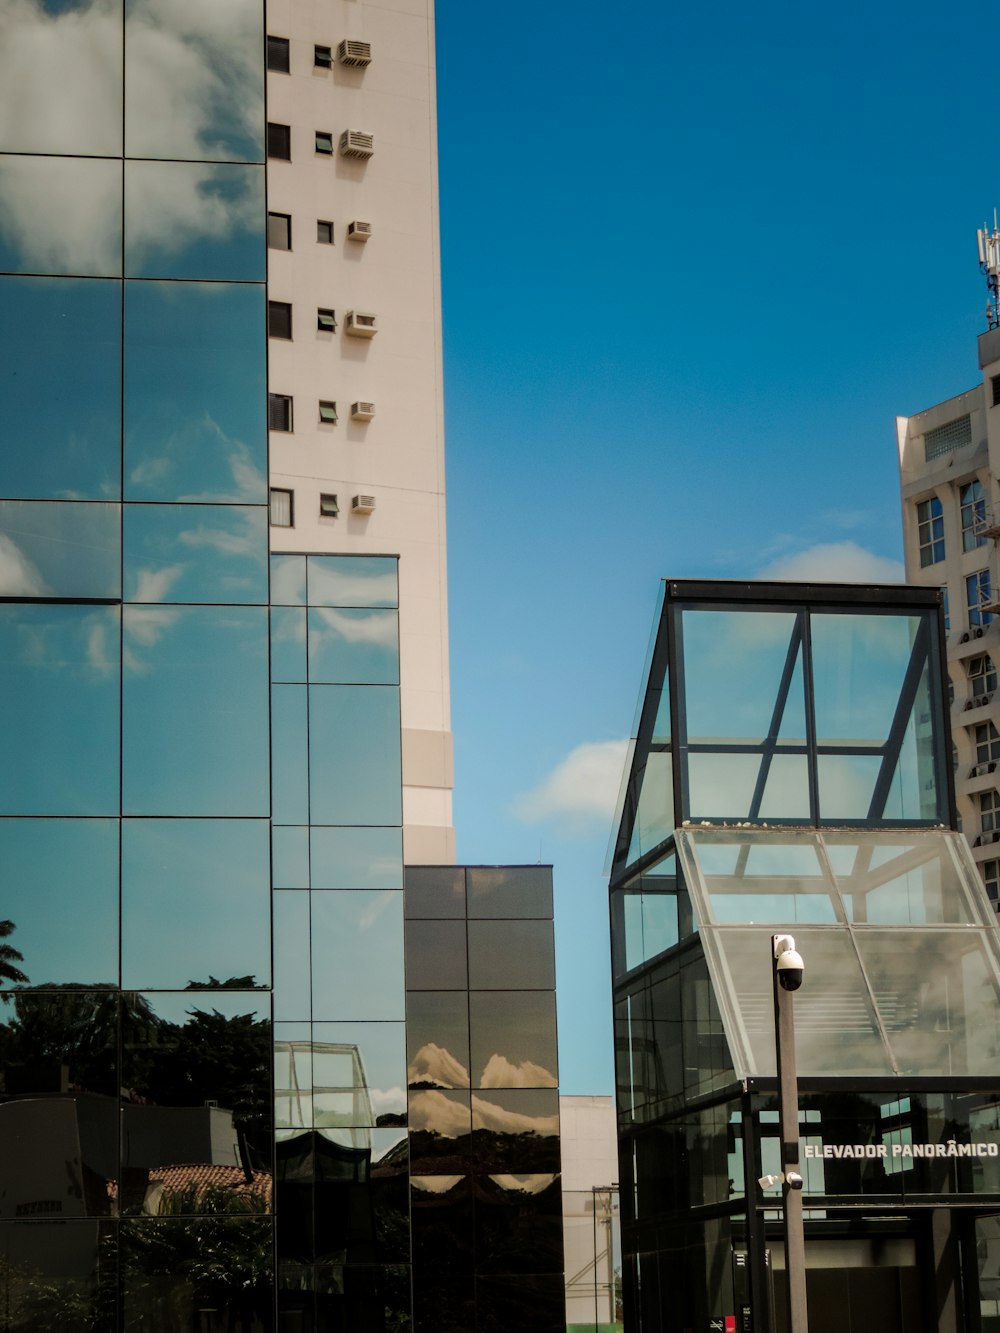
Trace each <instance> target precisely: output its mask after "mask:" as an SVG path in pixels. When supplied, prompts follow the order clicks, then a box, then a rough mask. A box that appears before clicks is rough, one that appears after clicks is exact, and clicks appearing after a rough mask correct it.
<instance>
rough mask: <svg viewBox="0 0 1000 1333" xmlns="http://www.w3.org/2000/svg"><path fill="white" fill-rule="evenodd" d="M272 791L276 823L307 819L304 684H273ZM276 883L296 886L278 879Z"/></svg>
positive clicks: (306, 749) (272, 809) (307, 753)
mask: <svg viewBox="0 0 1000 1333" xmlns="http://www.w3.org/2000/svg"><path fill="white" fill-rule="evenodd" d="M271 793H272V794H271V802H272V805H271V817H272V818H273V819H274V820H275V821H276V822H277V823H281V824H306V823H308V821H309V724H308V711H307V699H306V688H305V686H304V685H272V687H271ZM275 885H276V887H282V888H285V887H295V886H286V885H282V884H280V881H278V880H275ZM300 887H301V886H300Z"/></svg>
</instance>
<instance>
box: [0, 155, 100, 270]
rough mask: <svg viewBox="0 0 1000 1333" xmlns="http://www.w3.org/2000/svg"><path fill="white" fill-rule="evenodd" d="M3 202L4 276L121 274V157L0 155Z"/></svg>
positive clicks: (0, 265) (0, 252)
mask: <svg viewBox="0 0 1000 1333" xmlns="http://www.w3.org/2000/svg"><path fill="white" fill-rule="evenodd" d="M0 199H3V201H4V208H3V211H2V212H0V273H39V274H46V273H51V274H56V275H59V274H69V275H75V276H77V277H81V278H84V277H86V278H114V277H117V276H118V275H119V274H120V273H121V271H122V166H121V163H120V162H111V161H100V160H99V159H97V158H84V157H75V158H74V157H0Z"/></svg>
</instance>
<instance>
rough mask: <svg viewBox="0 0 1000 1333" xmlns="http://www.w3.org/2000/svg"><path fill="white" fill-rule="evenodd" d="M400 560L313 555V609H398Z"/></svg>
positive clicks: (310, 601) (311, 562) (310, 558)
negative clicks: (379, 607) (322, 607)
mask: <svg viewBox="0 0 1000 1333" xmlns="http://www.w3.org/2000/svg"><path fill="white" fill-rule="evenodd" d="M396 571H397V561H396V559H395V558H394V557H389V556H375V555H370V556H357V555H311V556H310V557H309V605H310V606H398V605H399V591H398V586H397V577H396Z"/></svg>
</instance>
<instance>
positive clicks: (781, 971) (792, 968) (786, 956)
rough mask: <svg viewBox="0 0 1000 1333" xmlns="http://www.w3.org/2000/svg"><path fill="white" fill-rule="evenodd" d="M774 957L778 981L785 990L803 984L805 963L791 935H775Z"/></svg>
mask: <svg viewBox="0 0 1000 1333" xmlns="http://www.w3.org/2000/svg"><path fill="white" fill-rule="evenodd" d="M774 957H775V960H776V961H775V966H776V968H777V972H778V981H779V982H780V983H781V986H782V987H783V989H784V990H798V988H799V987H800V986H801V985H802V973H803V972H804V971H805V963H803V961H802V955H801V954H800V953H799V952H798V951H797V950H796V948H795V939H794V937H793V936H791V935H775V937H774Z"/></svg>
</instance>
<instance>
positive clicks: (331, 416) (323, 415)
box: [319, 399, 337, 426]
mask: <svg viewBox="0 0 1000 1333" xmlns="http://www.w3.org/2000/svg"><path fill="white" fill-rule="evenodd" d="M319 419H320V421H322V422H324V423H325V424H326V425H327V426H335V425H336V424H337V404H336V403H332V402H330V401H329V399H324V400H321V401H320V405H319Z"/></svg>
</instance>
